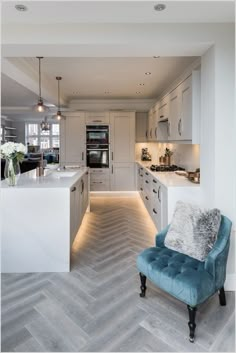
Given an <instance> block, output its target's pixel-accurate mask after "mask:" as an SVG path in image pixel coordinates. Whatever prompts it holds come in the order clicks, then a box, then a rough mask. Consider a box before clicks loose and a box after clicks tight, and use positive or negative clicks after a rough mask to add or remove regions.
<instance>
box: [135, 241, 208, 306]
mask: <svg viewBox="0 0 236 353" xmlns="http://www.w3.org/2000/svg"><path fill="white" fill-rule="evenodd" d="M137 267H138V269H139V271H140V272H141V273H143V274H144V275H145V276H146V277H147V278H148V279H150V280H151V281H152V282H153V283H154V284H155V285H156V286H157V287H159V288H161V289H162V290H164V291H166V292H167V293H169V294H171V295H173V296H174V297H176V298H177V299H179V300H181V301H183V302H184V303H186V304H188V305H191V306H196V305H198V304H200V303H202V302H204V301H205V300H206V299H207V298H208V297H209V296H211V295H212V294H214V292H215V287H214V280H213V277H212V276H211V275H210V274H209V273H208V272H207V271H206V270H205V269H204V262H200V261H198V260H196V259H193V258H191V257H189V256H187V255H184V254H181V253H178V252H177V251H173V250H170V249H168V248H165V247H163V248H158V247H153V248H148V249H146V250H144V251H143V252H142V253H140V254H139V256H138V258H137Z"/></svg>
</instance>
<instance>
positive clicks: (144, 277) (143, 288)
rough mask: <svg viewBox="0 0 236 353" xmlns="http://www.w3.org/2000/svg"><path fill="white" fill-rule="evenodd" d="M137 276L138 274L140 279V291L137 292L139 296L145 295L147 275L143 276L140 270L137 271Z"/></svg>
mask: <svg viewBox="0 0 236 353" xmlns="http://www.w3.org/2000/svg"><path fill="white" fill-rule="evenodd" d="M139 276H140V281H141V287H140V289H141V293H140V294H139V295H140V297H141V298H143V297H145V293H146V289H147V287H146V279H147V277H146V276H144V275H143V274H142V273H141V272H140V273H139Z"/></svg>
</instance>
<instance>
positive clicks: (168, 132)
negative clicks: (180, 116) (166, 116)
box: [167, 122, 170, 136]
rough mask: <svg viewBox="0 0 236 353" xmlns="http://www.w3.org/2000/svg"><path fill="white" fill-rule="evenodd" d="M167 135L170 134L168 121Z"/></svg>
mask: <svg viewBox="0 0 236 353" xmlns="http://www.w3.org/2000/svg"><path fill="white" fill-rule="evenodd" d="M167 135H168V136H170V123H169V122H168V125H167Z"/></svg>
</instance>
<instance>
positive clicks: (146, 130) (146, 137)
mask: <svg viewBox="0 0 236 353" xmlns="http://www.w3.org/2000/svg"><path fill="white" fill-rule="evenodd" d="M146 138H148V131H147V130H146Z"/></svg>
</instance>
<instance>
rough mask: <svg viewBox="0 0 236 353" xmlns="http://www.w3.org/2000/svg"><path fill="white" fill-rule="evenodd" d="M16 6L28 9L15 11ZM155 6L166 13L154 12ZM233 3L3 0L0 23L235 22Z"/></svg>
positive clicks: (199, 1)
mask: <svg viewBox="0 0 236 353" xmlns="http://www.w3.org/2000/svg"><path fill="white" fill-rule="evenodd" d="M16 3H23V4H25V5H26V6H27V7H28V11H27V12H19V11H16V10H15V7H14V6H15V4H16ZM157 3H164V4H166V9H165V11H162V12H157V11H154V8H153V7H154V5H155V4H157ZM234 14H235V12H234V1H205V0H204V1H203V0H202V1H201V0H198V1H149V0H146V1H90V0H87V1H23V2H15V1H4V2H3V3H2V22H3V24H13V23H15V24H55V23H57V24H58V23H212V22H214V23H223V22H234Z"/></svg>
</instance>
